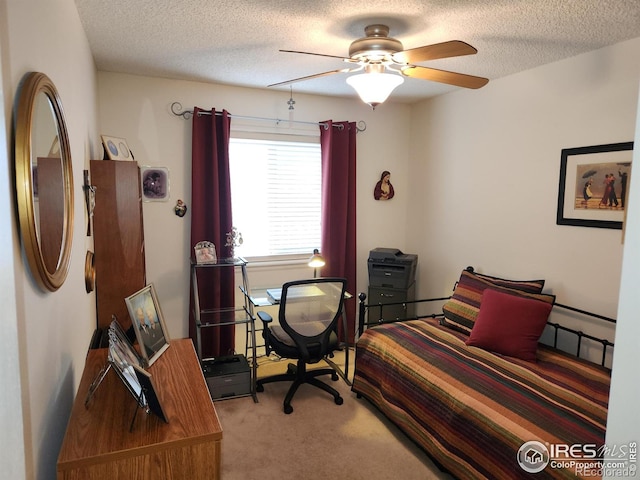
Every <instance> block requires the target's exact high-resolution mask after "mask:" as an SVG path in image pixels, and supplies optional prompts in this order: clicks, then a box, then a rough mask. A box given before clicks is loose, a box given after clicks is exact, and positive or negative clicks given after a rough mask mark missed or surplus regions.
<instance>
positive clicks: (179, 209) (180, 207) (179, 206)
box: [173, 199, 187, 217]
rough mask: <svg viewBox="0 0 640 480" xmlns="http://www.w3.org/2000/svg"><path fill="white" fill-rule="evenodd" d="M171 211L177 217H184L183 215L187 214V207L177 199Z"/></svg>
mask: <svg viewBox="0 0 640 480" xmlns="http://www.w3.org/2000/svg"><path fill="white" fill-rule="evenodd" d="M173 211H174V212H175V214H176V215H177V216H179V217H184V215H185V213H187V205H186V203H184V202H183V201H182V200H180V199H178V201H177V202H176V206H175V207H173Z"/></svg>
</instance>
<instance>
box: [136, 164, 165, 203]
mask: <svg viewBox="0 0 640 480" xmlns="http://www.w3.org/2000/svg"><path fill="white" fill-rule="evenodd" d="M140 181H141V182H142V200H144V201H145V202H166V201H167V200H169V169H168V168H165V167H150V166H142V167H140Z"/></svg>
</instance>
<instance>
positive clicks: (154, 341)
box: [125, 283, 170, 367]
mask: <svg viewBox="0 0 640 480" xmlns="http://www.w3.org/2000/svg"><path fill="white" fill-rule="evenodd" d="M125 303H126V304H127V310H128V311H129V316H130V317H131V323H132V324H133V329H134V331H135V332H136V339H137V340H138V344H139V346H140V356H141V358H142V360H143V365H142V366H143V367H149V366H151V365H153V363H154V362H155V361H156V360H157V359H158V358H160V356H161V355H162V354H163V353H164V351H165V350H166V349H167V348H169V344H170V340H169V333H168V331H167V327H166V324H165V321H164V316H163V315H162V310H161V308H160V303H159V302H158V296H157V294H156V290H155V287H154V286H153V284H152V283H150V284H148V285H146V286H145V287H143V288H141V289H140V290H138V291H137V292H135V293H134V294H132V295H130V296H128V297H127V298H125Z"/></svg>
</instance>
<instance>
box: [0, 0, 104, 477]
mask: <svg viewBox="0 0 640 480" xmlns="http://www.w3.org/2000/svg"><path fill="white" fill-rule="evenodd" d="M0 11H1V12H2V15H1V18H2V23H3V24H2V29H1V30H0V32H1V33H0V42H1V47H2V57H1V58H2V74H3V75H2V93H3V102H4V120H5V122H6V125H5V127H6V129H5V131H4V132H3V134H6V138H11V133H12V128H11V119H12V108H13V105H14V101H15V98H16V94H17V91H18V86H19V83H20V81H21V79H22V77H23V76H24V74H25V73H27V72H29V71H40V72H43V73H45V74H47V75H48V76H49V77H50V78H51V79H52V81H53V82H54V84H55V85H56V87H57V90H58V93H59V94H60V98H61V100H62V105H63V108H64V112H65V116H66V123H67V127H68V130H69V136H70V144H71V155H72V162H73V180H74V183H75V185H74V193H75V203H74V216H75V219H76V221H75V225H74V237H73V247H72V255H71V265H70V270H69V275H68V277H67V280H66V282H65V283H64V285H63V286H62V287H61V288H60V289H59V290H58V291H56V292H54V293H44V292H42V291H41V290H39V288H38V287H37V286H36V284H35V283H34V281H33V279H32V277H31V274H30V272H29V270H28V267H27V266H26V261H25V259H24V257H23V254H22V251H21V248H20V242H19V238H18V232H17V219H16V218H15V211H16V207H15V202H14V197H13V188H14V187H13V184H12V182H11V184H10V187H9V188H1V189H0V191H2V195H3V197H6V198H3V200H4V201H3V202H2V204H3V205H5V207H3V213H2V225H3V228H2V232H3V233H2V238H3V246H6V247H7V248H2V249H0V252H1V253H0V255H1V258H2V272H3V273H2V277H3V280H2V281H3V282H4V281H5V280H9V281H11V282H12V283H13V284H14V287H13V288H8V289H7V290H5V289H4V288H3V289H2V295H3V302H2V308H3V314H2V315H1V316H0V318H1V320H0V322H2V327H3V341H4V340H5V337H4V332H7V334H8V335H7V337H6V339H7V340H8V341H10V342H11V343H12V344H11V346H10V348H7V350H6V351H5V349H4V348H2V349H1V350H2V353H1V354H0V355H1V356H2V365H3V370H5V369H6V370H7V371H8V372H14V371H15V369H16V368H19V374H20V378H19V383H18V382H17V380H16V379H15V378H14V379H12V380H11V382H10V383H8V384H5V382H4V381H3V382H2V384H3V386H2V389H3V391H4V392H7V390H9V391H14V392H16V394H14V396H12V397H11V398H9V399H8V400H9V403H8V404H5V403H4V402H3V403H2V407H1V409H2V418H3V422H2V427H3V428H2V438H3V441H2V454H1V455H2V460H3V461H2V465H3V475H8V476H7V478H12V479H19V478H29V479H31V478H38V479H49V478H53V477H54V475H55V473H54V472H55V465H56V461H57V456H58V452H59V449H60V444H61V441H62V438H63V435H64V431H65V428H66V423H67V419H68V418H69V413H70V410H71V405H72V402H73V400H74V397H75V393H76V389H77V387H78V383H79V380H80V375H81V373H82V370H83V368H84V357H85V354H86V350H87V347H88V346H89V340H90V338H91V334H92V332H93V329H94V328H95V306H94V305H95V298H94V296H93V295H87V294H86V292H85V286H84V259H85V252H86V250H87V248H89V247H90V246H91V244H92V243H91V239H90V238H87V237H86V236H85V233H86V224H85V214H84V212H85V208H84V199H83V194H82V170H83V169H84V168H87V165H88V159H89V157H90V154H89V152H90V149H91V146H90V145H89V141H88V139H89V138H91V137H93V138H95V136H96V133H95V132H96V125H97V116H96V96H97V93H96V76H95V75H96V74H95V68H94V64H93V60H92V57H91V54H90V51H89V47H88V42H87V40H86V36H85V34H84V30H83V29H82V26H81V24H80V20H79V17H78V14H77V10H76V6H75V3H74V2H73V0H0ZM3 138H4V137H3ZM3 147H5V148H3V149H2V156H1V159H2V165H3V168H2V172H3V173H2V175H1V176H0V179H2V181H3V183H5V182H6V175H7V174H11V172H12V167H11V165H12V162H13V154H12V152H11V151H10V148H11V142H10V141H7V142H6V145H4V144H3ZM8 220H10V222H9V221H8ZM5 224H6V227H7V228H6V230H5V228H4V226H5ZM9 232H11V235H10V237H9ZM5 233H6V234H7V236H6V237H5ZM5 267H6V269H5ZM12 275H14V276H15V278H12ZM14 292H15V293H14ZM5 294H6V295H11V296H12V298H10V299H8V301H7V303H5V302H4V295H5ZM5 311H6V312H7V315H5ZM16 333H17V339H16ZM6 355H8V356H9V357H8V358H5V356H6ZM14 389H15V390H14ZM17 392H19V393H20V395H21V396H22V402H21V405H16V404H15V399H16V397H15V395H17ZM7 417H11V421H10V422H8V424H7V425H5V421H4V419H5V418H7ZM5 426H7V427H8V428H7V429H5V428H4V427H5ZM21 451H22V452H24V456H23V455H22V454H21V453H20V452H21ZM5 454H6V455H5ZM5 460H6V461H5Z"/></svg>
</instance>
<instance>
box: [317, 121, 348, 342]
mask: <svg viewBox="0 0 640 480" xmlns="http://www.w3.org/2000/svg"><path fill="white" fill-rule="evenodd" d="M323 123H325V124H327V125H328V127H326V128H325V127H324V125H320V148H321V152H322V245H321V248H322V249H321V252H322V256H323V257H324V258H325V260H326V262H327V263H326V265H325V266H324V267H323V268H322V274H323V276H327V277H328V276H336V277H344V278H346V279H347V291H348V292H349V293H351V294H352V295H353V297H354V298H353V299H351V300H347V301H346V302H345V309H346V312H347V325H348V327H347V329H348V330H347V334H346V335H345V333H344V332H342V331H340V335H341V337H340V338H341V340H343V341H344V340H345V339H346V341H347V342H349V343H353V342H354V337H355V318H356V314H355V312H356V297H357V292H356V288H357V287H356V133H357V129H356V124H355V122H350V123H349V122H332V121H331V120H329V121H327V122H323Z"/></svg>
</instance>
